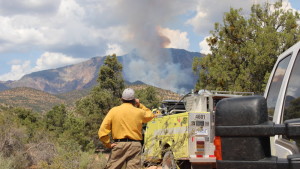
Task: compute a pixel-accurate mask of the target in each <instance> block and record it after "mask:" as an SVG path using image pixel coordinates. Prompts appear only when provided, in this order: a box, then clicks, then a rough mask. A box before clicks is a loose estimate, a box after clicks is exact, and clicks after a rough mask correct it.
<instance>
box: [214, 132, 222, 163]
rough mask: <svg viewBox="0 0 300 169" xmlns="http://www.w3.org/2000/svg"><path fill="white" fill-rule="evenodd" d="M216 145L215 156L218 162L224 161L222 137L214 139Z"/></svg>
mask: <svg viewBox="0 0 300 169" xmlns="http://www.w3.org/2000/svg"><path fill="white" fill-rule="evenodd" d="M214 144H215V147H216V149H215V156H216V159H217V160H222V146H221V137H219V136H216V137H215V139H214Z"/></svg>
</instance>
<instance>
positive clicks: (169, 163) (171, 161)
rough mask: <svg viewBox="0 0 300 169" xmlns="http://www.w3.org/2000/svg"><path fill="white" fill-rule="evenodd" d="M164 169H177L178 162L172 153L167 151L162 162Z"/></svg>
mask: <svg viewBox="0 0 300 169" xmlns="http://www.w3.org/2000/svg"><path fill="white" fill-rule="evenodd" d="M162 168H163V169H177V167H176V161H175V158H174V155H173V152H172V151H167V152H166V153H165V154H164V157H163V161H162Z"/></svg>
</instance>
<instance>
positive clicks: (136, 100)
mask: <svg viewBox="0 0 300 169" xmlns="http://www.w3.org/2000/svg"><path fill="white" fill-rule="evenodd" d="M135 107H140V99H135Z"/></svg>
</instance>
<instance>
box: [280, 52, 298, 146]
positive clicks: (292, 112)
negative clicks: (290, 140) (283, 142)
mask: <svg viewBox="0 0 300 169" xmlns="http://www.w3.org/2000/svg"><path fill="white" fill-rule="evenodd" d="M299 65H300V52H298V54H297V58H296V61H295V63H294V66H293V69H292V72H291V76H290V79H289V81H288V86H287V89H286V94H285V99H284V110H283V111H284V114H283V121H285V120H288V119H295V118H300V66H299ZM295 141H296V143H297V145H298V147H299V148H300V146H299V145H300V139H298V140H295Z"/></svg>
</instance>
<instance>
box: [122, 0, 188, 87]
mask: <svg viewBox="0 0 300 169" xmlns="http://www.w3.org/2000/svg"><path fill="white" fill-rule="evenodd" d="M190 1H191V0H188V1H181V0H163V1H162V0H119V1H118V9H117V13H118V17H119V18H120V20H121V21H122V22H124V23H126V24H127V28H128V31H129V37H130V42H131V45H132V47H133V48H135V51H134V52H132V53H131V54H130V55H129V56H127V58H126V59H124V63H122V64H123V65H124V64H126V67H127V69H128V70H126V72H128V74H127V75H126V76H127V77H128V78H129V80H130V81H131V82H135V81H143V82H145V83H147V84H150V85H153V86H157V87H160V88H164V89H169V90H172V91H176V92H180V90H181V89H180V86H182V85H184V84H187V83H192V80H191V77H187V76H186V74H185V70H182V69H181V68H180V65H179V64H175V63H173V60H172V57H171V53H170V51H169V50H166V49H164V47H166V46H168V45H169V44H170V39H169V38H168V37H166V36H164V35H162V33H161V32H160V30H161V27H162V25H164V24H166V23H168V22H171V21H172V20H174V18H175V16H178V15H179V14H182V13H184V12H185V11H186V10H187V9H188V4H189V2H190ZM191 4H193V3H191Z"/></svg>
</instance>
